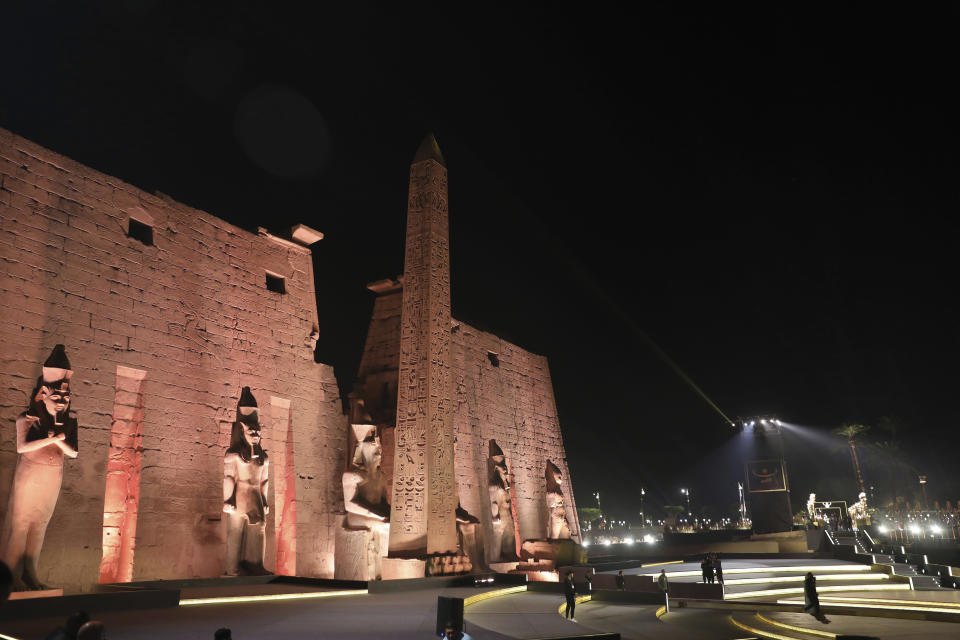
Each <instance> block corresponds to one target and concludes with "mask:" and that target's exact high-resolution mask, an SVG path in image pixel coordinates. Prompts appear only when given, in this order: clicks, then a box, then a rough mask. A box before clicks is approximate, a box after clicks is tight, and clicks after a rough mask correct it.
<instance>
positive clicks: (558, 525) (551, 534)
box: [544, 460, 570, 540]
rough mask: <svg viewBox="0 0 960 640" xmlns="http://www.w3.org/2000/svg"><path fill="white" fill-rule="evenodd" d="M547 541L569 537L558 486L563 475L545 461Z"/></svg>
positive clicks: (567, 523)
mask: <svg viewBox="0 0 960 640" xmlns="http://www.w3.org/2000/svg"><path fill="white" fill-rule="evenodd" d="M544 475H545V476H546V502H547V539H548V540H559V539H566V538H569V537H570V523H569V522H568V521H567V508H566V504H565V502H564V499H563V489H562V487H561V485H560V482H561V480H563V473H562V472H561V471H560V467H558V466H557V465H555V464H554V463H553V462H551V461H550V460H547V469H546V473H545V474H544Z"/></svg>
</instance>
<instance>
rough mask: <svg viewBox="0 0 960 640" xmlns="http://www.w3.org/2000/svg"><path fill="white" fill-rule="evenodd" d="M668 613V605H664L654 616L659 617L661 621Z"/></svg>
mask: <svg viewBox="0 0 960 640" xmlns="http://www.w3.org/2000/svg"><path fill="white" fill-rule="evenodd" d="M666 613H667V605H663V606H662V607H660V608H659V609H657V610H656V612H655V613H654V614H653V615H655V616H657V620H659V619H660V618H662V617H663V616H664V615H666Z"/></svg>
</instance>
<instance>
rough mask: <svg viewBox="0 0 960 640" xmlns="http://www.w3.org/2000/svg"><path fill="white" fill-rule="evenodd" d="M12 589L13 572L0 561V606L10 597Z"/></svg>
mask: <svg viewBox="0 0 960 640" xmlns="http://www.w3.org/2000/svg"><path fill="white" fill-rule="evenodd" d="M12 590H13V573H11V571H10V567H8V566H7V565H5V564H4V563H2V562H0V606H3V603H4V602H6V601H7V599H8V598H9V597H10V592H11V591H12Z"/></svg>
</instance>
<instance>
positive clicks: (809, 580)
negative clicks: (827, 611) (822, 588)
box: [803, 571, 830, 624]
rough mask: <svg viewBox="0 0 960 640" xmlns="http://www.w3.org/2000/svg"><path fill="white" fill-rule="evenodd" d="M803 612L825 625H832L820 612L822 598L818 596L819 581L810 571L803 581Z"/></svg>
mask: <svg viewBox="0 0 960 640" xmlns="http://www.w3.org/2000/svg"><path fill="white" fill-rule="evenodd" d="M803 610H804V611H805V612H806V613H809V614H810V615H812V616H813V617H814V618H816V619H817V620H819V621H820V622H822V623H823V624H830V621H829V620H827V618H826V616H824V615H823V612H822V611H820V596H819V595H817V579H816V578H815V577H814V576H813V573H812V572H810V571H808V572H807V577H806V578H804V580H803Z"/></svg>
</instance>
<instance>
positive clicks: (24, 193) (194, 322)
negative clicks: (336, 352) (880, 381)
mask: <svg viewBox="0 0 960 640" xmlns="http://www.w3.org/2000/svg"><path fill="white" fill-rule="evenodd" d="M268 215H269V212H265V214H264V217H267V216H268ZM131 220H132V221H134V222H136V223H140V225H144V226H146V227H148V228H149V229H151V230H152V243H149V242H144V241H143V240H144V239H146V240H149V238H145V237H144V236H143V235H142V234H138V233H135V232H136V231H137V228H136V225H134V227H135V228H134V229H132V230H131ZM141 230H142V227H141ZM131 235H133V236H136V237H130V236H131ZM138 238H140V239H138ZM0 259H2V262H3V271H2V273H0V340H2V344H3V347H4V348H3V350H2V352H0V507H2V508H4V509H5V508H6V507H5V505H6V504H7V496H8V493H9V490H10V483H11V480H12V474H13V470H14V467H15V463H16V456H17V454H16V446H15V441H14V438H15V428H14V422H15V420H16V417H17V415H19V414H20V413H21V412H22V411H24V410H25V409H26V408H27V406H28V397H27V396H28V395H29V393H30V390H31V389H32V388H33V385H34V383H35V381H36V378H37V376H38V375H39V373H40V363H41V362H42V361H43V359H44V358H45V357H46V354H48V353H49V352H50V349H51V348H52V346H53V345H54V344H56V343H63V344H65V345H66V348H67V353H68V354H69V356H70V360H71V362H72V364H73V368H74V370H75V374H74V378H73V384H72V391H73V401H72V409H73V410H74V411H75V413H76V415H77V417H78V420H79V424H80V431H79V451H80V455H79V457H78V458H77V459H76V460H68V461H67V462H66V463H65V467H64V480H63V488H62V490H61V494H60V498H59V502H58V505H57V509H56V512H55V513H54V516H53V520H52V521H51V523H50V526H49V528H48V530H47V538H46V542H45V543H44V547H43V553H42V556H41V559H40V571H41V576H40V577H41V579H43V580H44V581H46V582H48V583H50V584H53V585H57V586H63V587H65V588H66V589H67V590H69V591H82V590H89V589H90V588H92V586H93V585H95V584H96V583H97V582H98V580H99V578H100V577H101V575H103V576H104V578H111V577H113V576H117V577H118V578H117V579H128V576H130V577H132V579H134V580H143V579H159V578H189V577H214V576H218V575H220V574H221V573H222V572H223V559H224V528H223V523H222V522H221V508H222V492H221V480H222V473H223V453H224V451H225V450H226V448H227V446H228V443H229V439H230V426H231V423H232V422H233V420H234V418H235V416H234V411H235V407H236V404H237V399H238V398H239V394H240V390H241V388H242V387H243V386H245V385H246V386H250V387H251V388H252V390H253V393H254V395H255V396H256V397H257V398H258V399H260V401H261V404H262V405H263V406H264V410H263V411H262V415H263V416H264V417H266V418H268V420H267V421H266V425H265V429H264V431H263V436H264V441H263V445H264V448H265V449H267V451H268V452H269V454H270V456H271V460H275V461H277V462H280V461H281V460H282V461H283V463H282V464H275V465H272V467H271V476H272V477H271V478H270V486H271V491H275V490H276V489H275V488H277V487H279V488H280V496H279V498H280V500H282V504H278V503H277V500H275V499H274V496H271V499H270V506H271V513H270V516H269V518H270V519H269V521H268V523H267V530H268V532H271V533H270V534H268V550H267V554H266V561H267V566H268V568H271V569H272V568H274V565H275V563H276V562H277V560H278V559H279V561H280V563H281V565H282V566H281V568H282V569H283V570H284V571H289V570H290V568H291V567H295V568H296V572H297V574H298V575H304V576H318V577H332V576H333V545H334V538H335V536H334V528H335V524H336V516H337V514H338V513H342V508H343V505H342V494H341V492H340V482H339V474H340V472H341V470H342V460H343V458H344V448H345V446H346V442H345V439H346V435H345V434H346V430H347V429H346V420H345V418H344V416H343V415H342V413H341V407H340V399H339V394H338V393H337V384H336V380H335V378H334V373H333V370H332V368H331V367H329V366H327V365H324V364H317V363H315V362H314V361H313V348H312V347H313V341H312V339H311V336H312V337H313V338H314V339H315V336H316V334H315V331H316V328H317V327H318V326H319V323H318V318H317V305H316V297H315V291H314V279H313V267H312V262H311V255H310V251H309V249H307V248H305V247H302V246H300V245H297V244H295V243H293V242H289V241H286V240H281V239H279V238H276V237H274V236H272V235H271V234H269V233H268V232H266V231H265V230H260V232H259V233H250V232H247V231H244V230H242V229H239V228H238V227H235V226H233V225H230V224H228V223H226V222H224V221H223V220H220V219H218V218H216V217H214V216H212V215H210V214H208V213H205V212H203V211H198V210H196V209H192V208H190V207H188V206H186V205H183V204H180V203H178V202H174V201H172V200H170V199H168V198H165V197H162V196H157V195H151V194H148V193H145V192H143V191H141V190H139V189H137V188H135V187H133V186H130V185H128V184H125V183H123V182H122V181H120V180H118V179H116V178H113V177H110V176H107V175H104V174H102V173H99V172H97V171H95V170H93V169H90V168H88V167H85V166H83V165H80V164H79V163H77V162H74V161H72V160H70V159H68V158H65V157H63V156H60V155H57V154H55V153H53V152H51V151H49V150H47V149H44V148H42V147H40V146H38V145H36V144H34V143H32V142H30V141H28V140H24V139H23V138H20V137H18V136H16V135H14V134H12V133H10V132H9V131H5V130H2V129H0ZM268 273H269V274H271V275H272V276H275V277H281V278H283V285H284V290H285V291H286V293H278V292H274V291H270V290H268V289H267V286H266V276H267V274H268ZM130 372H136V376H141V378H140V379H139V384H129V382H130V380H128V378H130V375H120V373H125V374H129V373H130ZM128 387H129V388H128ZM287 405H289V411H288V410H287ZM267 406H269V407H272V410H270V411H268V410H266V407H267ZM287 416H288V419H287ZM277 473H282V474H283V477H282V478H278V477H276V474H277ZM138 475H139V478H138V479H139V484H138V485H137V484H136V482H135V480H137V476H138ZM108 477H112V478H113V480H112V481H109V482H108ZM137 486H138V491H134V490H133V489H134V488H135V487H137ZM108 487H109V488H110V491H108ZM105 493H109V500H108V501H106V502H105V497H104V496H105ZM275 519H279V520H278V521H277V522H275V521H274V520H275ZM131 523H132V524H131ZM277 525H282V526H280V531H277V532H276V533H272V532H274V531H275V526H277ZM117 536H119V537H120V540H118V541H116V544H115V543H114V540H116V538H117ZM131 536H134V537H135V540H130V539H129V538H130V537H131ZM124 538H125V539H124ZM105 539H107V540H110V541H111V542H110V544H109V545H108V546H107V547H105V543H104V540H105ZM278 546H279V554H278ZM105 548H109V549H111V551H110V553H108V554H107V557H105V556H104V549H105Z"/></svg>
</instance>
